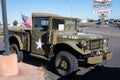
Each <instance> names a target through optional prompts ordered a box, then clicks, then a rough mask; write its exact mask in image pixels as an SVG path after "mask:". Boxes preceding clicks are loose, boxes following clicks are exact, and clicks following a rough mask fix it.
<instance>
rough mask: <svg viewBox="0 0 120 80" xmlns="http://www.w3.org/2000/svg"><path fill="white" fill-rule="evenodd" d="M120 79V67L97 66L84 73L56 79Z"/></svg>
mask: <svg viewBox="0 0 120 80" xmlns="http://www.w3.org/2000/svg"><path fill="white" fill-rule="evenodd" d="M118 79H120V68H111V67H103V66H102V67H97V68H95V69H93V70H91V71H89V72H88V73H86V74H84V75H79V74H78V75H75V74H70V75H67V76H64V77H61V78H59V79H58V80H118Z"/></svg>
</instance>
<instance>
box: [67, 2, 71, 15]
mask: <svg viewBox="0 0 120 80" xmlns="http://www.w3.org/2000/svg"><path fill="white" fill-rule="evenodd" d="M66 3H67V4H68V5H69V6H70V11H71V17H72V5H71V4H70V3H69V2H68V1H66Z"/></svg>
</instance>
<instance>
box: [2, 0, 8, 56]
mask: <svg viewBox="0 0 120 80" xmlns="http://www.w3.org/2000/svg"><path fill="white" fill-rule="evenodd" d="M1 6H2V7H1V8H2V18H3V29H4V43H5V53H3V55H9V54H10V50H9V41H8V27H7V11H6V0H1Z"/></svg>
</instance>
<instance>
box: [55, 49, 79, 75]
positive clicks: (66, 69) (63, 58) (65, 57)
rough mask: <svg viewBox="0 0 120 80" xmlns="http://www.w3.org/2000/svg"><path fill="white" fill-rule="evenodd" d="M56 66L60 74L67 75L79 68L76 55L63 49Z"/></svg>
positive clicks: (58, 55)
mask: <svg viewBox="0 0 120 80" xmlns="http://www.w3.org/2000/svg"><path fill="white" fill-rule="evenodd" d="M55 68H56V70H57V73H58V74H59V75H61V76H65V75H67V74H69V73H72V72H74V71H76V70H78V61H77V59H76V58H75V56H73V55H72V54H70V53H69V52H66V51H61V52H59V53H58V54H57V56H56V59H55Z"/></svg>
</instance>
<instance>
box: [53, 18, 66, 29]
mask: <svg viewBox="0 0 120 80" xmlns="http://www.w3.org/2000/svg"><path fill="white" fill-rule="evenodd" d="M64 22H65V20H64V19H52V28H53V29H54V30H64Z"/></svg>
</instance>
